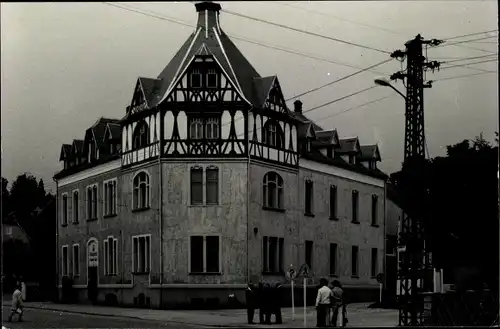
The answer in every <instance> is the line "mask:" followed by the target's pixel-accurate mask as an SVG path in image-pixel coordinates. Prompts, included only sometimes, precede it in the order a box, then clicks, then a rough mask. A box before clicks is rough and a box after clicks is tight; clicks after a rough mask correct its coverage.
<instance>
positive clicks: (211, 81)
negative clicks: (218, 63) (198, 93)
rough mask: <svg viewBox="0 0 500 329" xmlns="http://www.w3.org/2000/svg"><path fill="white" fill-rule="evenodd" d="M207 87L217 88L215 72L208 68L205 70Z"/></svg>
mask: <svg viewBox="0 0 500 329" xmlns="http://www.w3.org/2000/svg"><path fill="white" fill-rule="evenodd" d="M206 82H207V88H217V72H216V71H215V70H214V69H209V70H208V72H207V81H206Z"/></svg>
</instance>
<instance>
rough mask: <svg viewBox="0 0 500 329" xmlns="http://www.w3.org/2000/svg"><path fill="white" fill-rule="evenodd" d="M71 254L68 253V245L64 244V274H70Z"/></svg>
mask: <svg viewBox="0 0 500 329" xmlns="http://www.w3.org/2000/svg"><path fill="white" fill-rule="evenodd" d="M68 258H69V255H68V246H67V245H66V246H62V275H63V276H68V275H69V259H68Z"/></svg>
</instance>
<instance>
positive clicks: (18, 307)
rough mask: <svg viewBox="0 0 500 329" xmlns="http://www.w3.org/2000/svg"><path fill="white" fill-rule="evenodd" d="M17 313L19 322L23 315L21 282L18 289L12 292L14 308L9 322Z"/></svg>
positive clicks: (17, 286)
mask: <svg viewBox="0 0 500 329" xmlns="http://www.w3.org/2000/svg"><path fill="white" fill-rule="evenodd" d="M15 314H17V315H19V322H21V321H22V317H23V293H22V292H21V285H20V284H19V283H18V284H17V285H16V290H15V291H14V293H13V294H12V308H11V311H10V316H9V322H11V321H12V317H13V316H14V315H15Z"/></svg>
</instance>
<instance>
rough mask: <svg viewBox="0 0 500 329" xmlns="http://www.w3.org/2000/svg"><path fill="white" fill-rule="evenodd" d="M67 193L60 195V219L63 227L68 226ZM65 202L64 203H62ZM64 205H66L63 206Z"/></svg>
mask: <svg viewBox="0 0 500 329" xmlns="http://www.w3.org/2000/svg"><path fill="white" fill-rule="evenodd" d="M68 199H69V198H68V193H67V192H64V193H62V194H61V203H62V205H61V207H62V218H61V224H62V225H63V226H65V225H68V218H69V200H68ZM65 200H66V202H64V201H65ZM65 203H66V204H65Z"/></svg>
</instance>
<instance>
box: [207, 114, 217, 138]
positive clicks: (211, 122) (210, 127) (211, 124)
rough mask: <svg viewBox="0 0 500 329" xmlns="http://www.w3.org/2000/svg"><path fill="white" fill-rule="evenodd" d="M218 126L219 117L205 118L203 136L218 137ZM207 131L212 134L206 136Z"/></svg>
mask: <svg viewBox="0 0 500 329" xmlns="http://www.w3.org/2000/svg"><path fill="white" fill-rule="evenodd" d="M219 126H220V120H219V118H214V117H210V118H207V121H206V123H205V137H206V138H207V139H209V140H214V139H219V137H220V136H219ZM209 132H211V133H212V136H210V137H209V136H208V135H209Z"/></svg>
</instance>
